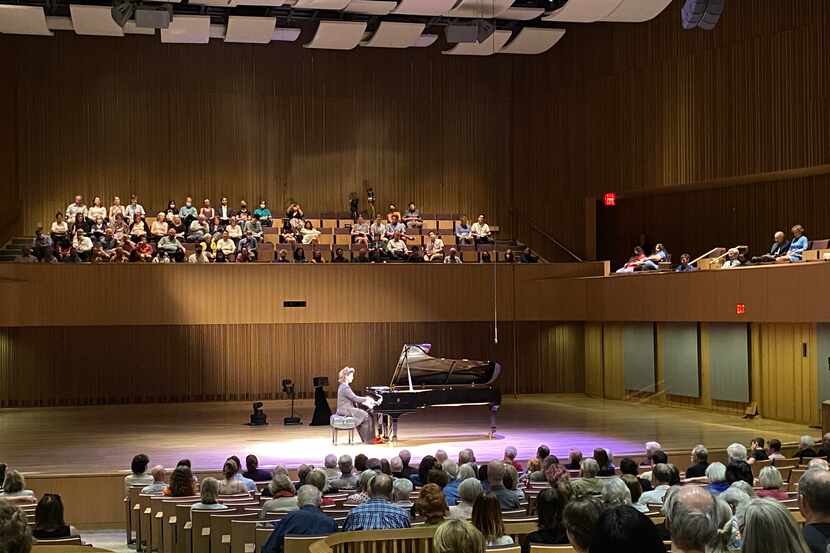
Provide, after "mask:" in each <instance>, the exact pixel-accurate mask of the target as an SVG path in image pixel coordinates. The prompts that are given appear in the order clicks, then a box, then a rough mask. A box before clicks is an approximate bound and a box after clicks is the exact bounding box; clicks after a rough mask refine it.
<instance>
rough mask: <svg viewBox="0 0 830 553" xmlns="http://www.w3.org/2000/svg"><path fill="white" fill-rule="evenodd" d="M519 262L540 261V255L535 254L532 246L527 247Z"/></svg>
mask: <svg viewBox="0 0 830 553" xmlns="http://www.w3.org/2000/svg"><path fill="white" fill-rule="evenodd" d="M519 263H539V256H538V255H536V254H534V253H533V252H532V251H531V249H530V248H525V249H524V250H522V255H521V256H520V257H519Z"/></svg>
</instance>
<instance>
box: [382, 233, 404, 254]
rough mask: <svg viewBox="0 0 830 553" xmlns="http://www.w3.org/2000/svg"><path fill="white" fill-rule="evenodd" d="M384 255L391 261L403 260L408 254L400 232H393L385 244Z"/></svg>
mask: <svg viewBox="0 0 830 553" xmlns="http://www.w3.org/2000/svg"><path fill="white" fill-rule="evenodd" d="M386 253H387V254H389V256H390V257H392V258H393V259H404V258H405V257H406V255H407V254H408V253H409V249H408V248H407V247H406V242H404V241H403V239H402V238H401V233H400V232H395V234H393V235H392V238H390V239H389V241H388V242H387V243H386Z"/></svg>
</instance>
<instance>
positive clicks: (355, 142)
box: [0, 33, 511, 234]
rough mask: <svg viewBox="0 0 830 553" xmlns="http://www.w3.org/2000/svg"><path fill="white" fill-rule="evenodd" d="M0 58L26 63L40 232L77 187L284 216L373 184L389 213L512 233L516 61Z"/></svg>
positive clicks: (85, 46)
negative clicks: (297, 205) (508, 202)
mask: <svg viewBox="0 0 830 553" xmlns="http://www.w3.org/2000/svg"><path fill="white" fill-rule="evenodd" d="M425 50H428V51H425ZM23 51H25V52H26V57H25V61H24V60H23V58H22V57H21V56H19V52H23ZM0 57H2V58H3V59H5V60H13V61H9V62H6V63H4V67H3V68H5V66H6V65H9V66H10V67H8V68H6V69H7V70H6V71H3V77H4V82H3V83H0V100H5V99H6V97H7V95H9V94H10V95H11V96H12V97H13V98H16V102H17V109H16V110H15V109H9V110H8V111H7V109H6V107H5V106H7V105H10V104H9V103H7V102H3V105H4V113H5V114H16V116H17V118H18V126H17V131H16V140H15V142H16V145H17V147H18V151H19V166H18V183H17V186H19V189H20V190H21V191H23V192H25V195H26V198H25V202H24V203H23V205H22V209H23V213H22V224H21V227H20V228H21V230H22V231H25V232H26V233H27V234H28V233H30V232H32V230H33V226H34V225H35V224H36V223H38V222H44V223H46V224H48V223H49V222H50V221H51V220H52V219H53V217H54V213H55V212H56V211H57V210H62V209H65V207H66V205H67V204H68V203H69V202H70V201H71V198H72V196H73V195H74V194H76V193H80V194H84V195H85V196H86V197H87V199H88V200H91V199H92V198H91V197H92V196H95V195H99V196H102V197H103V199H104V201H105V202H106V203H107V204H108V203H109V201H110V199H111V197H112V196H113V195H119V196H120V197H121V199H122V201H123V202H126V201H127V200H128V198H129V195H130V194H131V193H133V192H135V193H137V194H138V195H139V197H140V200H141V201H142V203H143V204H144V205H145V207H148V208H151V209H161V208H164V207H166V205H167V202H168V200H170V199H173V200H176V201H177V202H178V203H179V204H180V203H181V202H182V201H183V200H184V197H185V195H187V194H192V195H193V196H194V199H195V200H196V201H197V202H201V200H202V198H205V197H208V198H210V199H211V200H212V201H214V202H218V201H219V198H220V196H221V195H227V196H229V198H230V201H231V203H232V204H233V205H234V206H238V203H239V201H240V200H243V199H244V200H246V201H247V202H248V204H249V205H250V206H251V207H252V208H253V207H254V205H255V202H257V201H259V199H260V198H266V199H267V200H269V201H270V202H271V207H272V210H273V211H275V212H278V213H279V212H281V211H282V210H283V209H284V206H285V203H286V202H287V201H288V200H289V199H294V200H296V201H299V202H301V203H302V204H303V205H304V206H305V208H306V209H308V210H313V211H317V212H320V211H348V209H349V203H348V202H349V199H348V197H349V194H350V193H351V192H357V193H358V194H359V195H360V196H361V203H362V205H363V207H365V191H366V188H368V187H373V188H374V190H375V192H376V194H377V196H378V201H379V205H378V208H383V209H384V212H385V206H386V205H387V204H388V203H389V202H393V201H394V202H396V203H397V204H398V206H399V207H403V206H404V205H405V204H406V203H408V202H409V201H414V202H416V203H417V204H418V205H419V207H420V208H421V210H422V211H424V212H432V213H436V212H438V213H455V212H459V213H467V214H468V215H470V216H471V217H472V216H475V215H476V214H477V213H479V212H484V213H487V214H488V215H489V218H490V220H491V221H492V222H495V223H496V224H499V223H501V224H502V225H506V224H508V220H507V214H506V213H507V212H506V206H505V201H504V199H505V198H506V197H509V194H508V193H507V188H508V187H509V177H510V175H509V168H510V155H511V151H510V147H509V143H508V140H509V137H510V124H511V119H510V117H505V114H509V113H510V102H511V95H510V79H509V75H510V72H509V69H508V68H509V65H510V60H509V59H508V58H509V56H494V58H493V59H492V60H487V61H482V60H471V59H455V58H456V57H455V56H442V55H440V53H439V52H436V51H435V50H434V49H410V50H407V51H406V52H401V51H397V50H395V51H390V50H384V49H371V48H366V49H360V52H335V51H323V52H320V51H310V50H308V49H304V48H302V47H300V45H298V44H282V43H281V44H279V45H277V44H274V45H271V46H270V47H268V48H264V47H259V46H249V45H229V44H223V43H222V42H221V41H212V42H211V43H210V44H208V45H199V46H191V45H172V46H171V45H165V44H161V43H160V42H159V40H158V38H157V37H135V36H128V37H125V38H113V39H109V38H103V37H96V38H95V39H88V38H85V37H76V36H74V35H73V33H56V35H55V36H54V37H51V38H43V37H22V36H10V35H3V36H0ZM7 77H8V79H7ZM11 105H13V104H11ZM0 117H5V115H4V116H0ZM0 122H3V120H2V119H0ZM0 134H3V131H0ZM4 143H5V142H4V138H3V137H2V136H0V144H4ZM0 155H2V154H0ZM0 159H2V158H0ZM2 165H3V164H0V167H2ZM2 170H3V169H0V171H2ZM13 186H14V181H12V180H7V179H2V180H0V190H3V191H6V188H8V187H13Z"/></svg>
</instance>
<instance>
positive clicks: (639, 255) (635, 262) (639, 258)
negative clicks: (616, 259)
mask: <svg viewBox="0 0 830 553" xmlns="http://www.w3.org/2000/svg"><path fill="white" fill-rule="evenodd" d="M645 260H646V254H645V253H644V252H643V248H641V247H640V246H636V247H635V248H634V255H632V256H631V257H629V258H628V261H627V262H626V264H625V265H623V266H622V267H620V268H619V269H617V272H618V273H633V272H634V271H637V270H639V269H640V268H641V267H642V265H643V263H645Z"/></svg>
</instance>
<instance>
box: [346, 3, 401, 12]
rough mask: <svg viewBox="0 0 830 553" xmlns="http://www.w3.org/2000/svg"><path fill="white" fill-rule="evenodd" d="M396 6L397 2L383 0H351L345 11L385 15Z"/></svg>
mask: <svg viewBox="0 0 830 553" xmlns="http://www.w3.org/2000/svg"><path fill="white" fill-rule="evenodd" d="M396 7H398V3H397V2H394V1H391V2H387V1H384V0H352V1H351V2H349V5H348V6H346V9H345V10H343V11H345V12H347V13H362V14H365V15H387V14H389V12H391V11H392V10H394V9H395V8H396Z"/></svg>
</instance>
